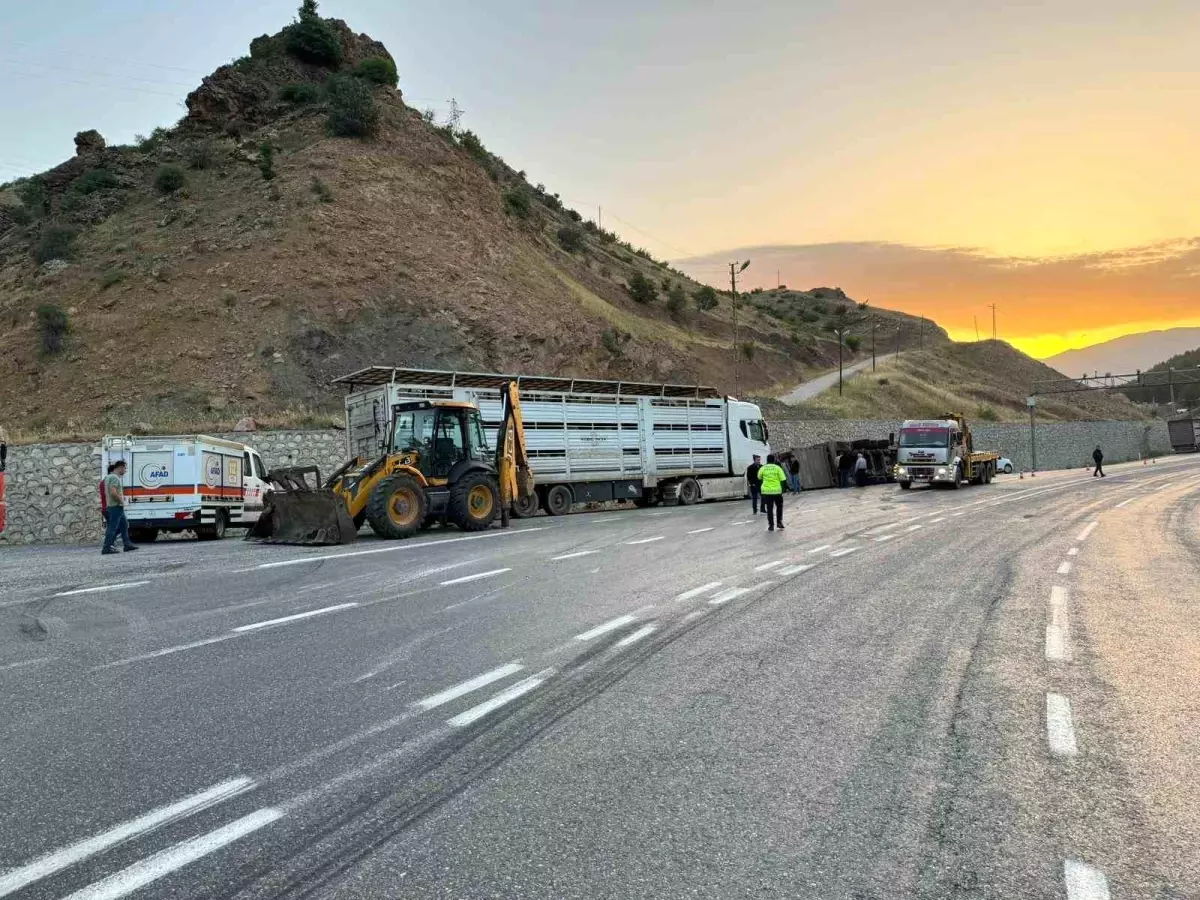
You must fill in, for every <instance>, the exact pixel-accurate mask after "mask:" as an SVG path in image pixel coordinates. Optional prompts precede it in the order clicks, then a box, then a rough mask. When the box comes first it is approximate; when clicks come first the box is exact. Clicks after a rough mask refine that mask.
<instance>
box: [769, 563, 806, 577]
mask: <svg viewBox="0 0 1200 900" xmlns="http://www.w3.org/2000/svg"><path fill="white" fill-rule="evenodd" d="M812 568H814V566H812V565H800V566H788V567H787V568H786V569H780V570H779V571H778V572H776V573H775V574H777V575H799V574H800V573H801V572H807V571H808V570H809V569H812Z"/></svg>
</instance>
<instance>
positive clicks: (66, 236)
mask: <svg viewBox="0 0 1200 900" xmlns="http://www.w3.org/2000/svg"><path fill="white" fill-rule="evenodd" d="M78 234H79V230H78V229H76V228H72V227H71V226H69V225H50V226H48V227H46V228H43V229H42V236H41V237H40V238H38V242H37V246H35V247H34V248H33V258H34V259H35V260H37V261H38V263H44V262H49V261H50V260H52V259H71V258H72V257H73V256H74V255H75V238H76V237H77V236H78Z"/></svg>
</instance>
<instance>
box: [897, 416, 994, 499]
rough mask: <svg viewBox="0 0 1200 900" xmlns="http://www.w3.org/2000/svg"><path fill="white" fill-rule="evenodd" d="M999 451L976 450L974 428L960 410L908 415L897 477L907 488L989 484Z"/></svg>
mask: <svg viewBox="0 0 1200 900" xmlns="http://www.w3.org/2000/svg"><path fill="white" fill-rule="evenodd" d="M999 459H1000V454H999V453H995V452H993V451H991V450H976V449H975V441H974V438H973V437H972V435H971V429H970V428H969V427H968V426H967V420H966V419H965V418H964V417H963V416H962V414H961V413H947V414H946V415H944V416H942V417H941V418H940V419H906V420H905V421H904V424H903V425H901V426H900V440H899V442H898V447H897V449H896V481H897V482H899V484H900V489H901V490H904V491H907V490H909V489H910V488H911V487H912V486H913V485H914V484H928V485H931V486H937V485H945V486H947V487H952V488H954V489H956V490H957V489H958V488H959V487H961V486H962V485H963V484H964V483H966V484H989V483H990V482H991V480H992V478H993V477H995V475H996V462H997V460H999Z"/></svg>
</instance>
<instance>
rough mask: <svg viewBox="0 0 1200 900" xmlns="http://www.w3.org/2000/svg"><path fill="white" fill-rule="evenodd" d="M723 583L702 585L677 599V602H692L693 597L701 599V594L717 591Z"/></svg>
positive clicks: (711, 582)
mask: <svg viewBox="0 0 1200 900" xmlns="http://www.w3.org/2000/svg"><path fill="white" fill-rule="evenodd" d="M722 584H723V582H720V581H710V582H709V583H708V584H702V585H700V587H695V588H692V589H691V590H690V591H684V592H683V593H682V594H680V595H679V596H678V597H676V598H675V600H676V602H679V603H682V602H683V601H684V600H691V599H692V598H693V597H699V596H700V595H701V594H707V593H708V592H709V591H715V590H716V589H717V588H719V587H720V586H721V585H722Z"/></svg>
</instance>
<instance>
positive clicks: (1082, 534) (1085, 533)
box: [1076, 522, 1100, 543]
mask: <svg viewBox="0 0 1200 900" xmlns="http://www.w3.org/2000/svg"><path fill="white" fill-rule="evenodd" d="M1099 524H1100V523H1099V522H1092V523H1090V524H1089V525H1088V527H1087V528H1085V529H1083V531H1081V532H1079V537H1078V538H1076V540H1078V541H1080V542H1081V543H1082V542H1083V541H1086V540H1087V539H1088V538H1089V537H1091V534H1092V532H1093V531H1095V530H1096V526H1097V525H1099Z"/></svg>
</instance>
